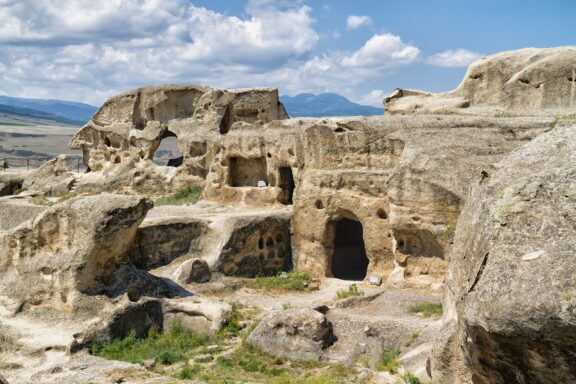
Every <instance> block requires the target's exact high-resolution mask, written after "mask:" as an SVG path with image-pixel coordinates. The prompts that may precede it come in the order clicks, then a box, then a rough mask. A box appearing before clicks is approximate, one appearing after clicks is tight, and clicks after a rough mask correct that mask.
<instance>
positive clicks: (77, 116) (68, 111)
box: [0, 96, 98, 126]
mask: <svg viewBox="0 0 576 384" xmlns="http://www.w3.org/2000/svg"><path fill="white" fill-rule="evenodd" d="M97 109H98V108H97V107H95V106H93V105H89V104H84V103H76V102H72V101H63V100H41V99H23V98H16V97H8V96H0V124H2V123H5V124H14V125H19V124H22V125H28V124H46V125H55V124H65V125H76V126H79V125H84V124H85V123H86V122H88V121H89V120H90V118H91V117H92V115H93V114H94V112H96V110H97Z"/></svg>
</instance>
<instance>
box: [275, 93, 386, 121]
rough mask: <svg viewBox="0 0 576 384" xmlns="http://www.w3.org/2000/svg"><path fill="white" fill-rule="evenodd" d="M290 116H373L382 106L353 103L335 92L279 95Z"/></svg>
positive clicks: (381, 109)
mask: <svg viewBox="0 0 576 384" xmlns="http://www.w3.org/2000/svg"><path fill="white" fill-rule="evenodd" d="M280 101H281V102H282V104H284V108H286V111H287V112H288V115H289V116H290V117H331V116H375V115H383V114H384V108H377V107H371V106H368V105H361V104H358V103H354V102H352V101H350V100H348V99H347V98H345V97H344V96H342V95H339V94H337V93H320V94H317V95H316V94H313V93H300V94H298V95H296V96H287V95H282V96H280Z"/></svg>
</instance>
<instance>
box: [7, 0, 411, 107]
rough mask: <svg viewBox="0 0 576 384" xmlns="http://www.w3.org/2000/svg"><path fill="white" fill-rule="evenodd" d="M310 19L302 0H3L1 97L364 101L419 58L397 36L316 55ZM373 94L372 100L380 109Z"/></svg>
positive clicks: (97, 101)
mask: <svg viewBox="0 0 576 384" xmlns="http://www.w3.org/2000/svg"><path fill="white" fill-rule="evenodd" d="M311 12H312V11H311V9H310V8H309V7H307V6H306V5H304V2H303V1H301V0H278V1H274V0H249V1H248V3H247V5H246V8H245V13H244V14H243V15H242V16H233V15H226V14H223V13H219V12H215V11H214V10H210V9H207V8H204V7H197V6H195V5H193V4H191V3H190V0H101V1H94V0H0V46H1V47H2V54H1V55H0V94H8V95H12V96H21V97H34V98H61V99H67V100H77V101H85V102H89V103H93V104H100V103H102V102H103V101H104V100H105V99H106V98H107V97H109V96H111V95H113V94H115V93H118V92H120V91H124V90H127V89H130V88H134V87H138V86H142V85H145V84H153V83H164V82H176V83H201V84H207V85H211V86H215V87H251V86H272V87H279V88H280V90H281V92H282V93H288V94H294V93H299V92H314V93H318V92H338V93H341V94H343V95H345V96H347V97H350V98H354V96H356V99H358V95H357V94H356V89H357V88H358V87H360V86H365V85H366V84H368V83H371V82H373V81H374V79H376V78H381V77H382V76H383V74H386V73H387V72H389V71H392V70H395V69H396V68H399V67H401V66H404V65H409V64H411V63H413V62H415V61H416V60H418V58H419V54H420V50H419V49H418V48H417V47H416V46H414V45H412V44H409V43H405V42H403V41H402V39H401V38H400V37H399V36H396V35H392V34H383V35H374V36H372V37H371V38H370V39H369V40H367V41H366V42H365V43H364V44H362V45H361V46H360V47H359V48H358V49H357V50H350V51H329V52H325V53H322V52H315V51H314V49H315V47H316V45H317V42H318V40H319V38H320V37H319V35H318V33H317V32H316V30H315V29H314V23H315V21H314V19H313V18H312V16H311ZM374 92H375V91H374ZM371 94H372V93H371ZM369 96H370V95H365V96H362V97H361V100H364V98H365V100H366V101H363V103H365V104H370V105H381V100H380V101H377V99H378V98H379V95H378V94H376V93H374V94H372V95H371V99H370V98H369Z"/></svg>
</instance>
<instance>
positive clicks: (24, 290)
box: [0, 194, 152, 311]
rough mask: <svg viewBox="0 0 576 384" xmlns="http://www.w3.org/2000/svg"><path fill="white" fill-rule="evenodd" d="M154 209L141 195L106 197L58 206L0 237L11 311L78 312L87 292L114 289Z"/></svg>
mask: <svg viewBox="0 0 576 384" xmlns="http://www.w3.org/2000/svg"><path fill="white" fill-rule="evenodd" d="M151 206H152V204H151V202H150V201H149V200H148V199H145V198H143V197H138V196H122V195H111V194H102V195H98V196H89V197H84V198H75V199H71V200H69V201H66V202H64V203H61V204H58V205H55V206H52V207H50V208H48V209H47V210H46V211H44V212H43V213H41V214H40V215H39V216H38V217H36V218H35V219H34V220H33V221H28V222H25V223H23V224H21V225H20V226H18V227H16V228H14V229H12V230H10V231H7V232H6V233H4V235H3V236H2V237H0V254H1V255H2V258H1V259H0V272H2V273H1V274H0V286H1V287H2V290H1V295H2V296H3V297H4V298H6V299H7V300H9V302H11V304H10V305H9V308H10V310H11V311H21V310H22V309H23V308H30V309H31V308H38V307H51V308H59V309H60V310H63V311H66V310H68V309H69V308H74V306H75V305H76V304H75V302H76V300H77V299H79V297H80V294H81V293H90V292H93V293H96V292H99V291H101V290H103V289H108V288H110V286H109V285H110V282H109V279H111V278H112V276H113V275H114V273H115V272H116V271H117V270H118V268H119V265H120V264H121V263H122V262H123V261H125V260H127V258H126V251H127V249H128V247H129V246H130V244H131V242H132V239H133V238H134V235H135V233H136V229H137V227H138V225H139V224H140V222H141V221H142V220H143V218H144V215H145V214H146V211H147V210H148V209H150V208H151Z"/></svg>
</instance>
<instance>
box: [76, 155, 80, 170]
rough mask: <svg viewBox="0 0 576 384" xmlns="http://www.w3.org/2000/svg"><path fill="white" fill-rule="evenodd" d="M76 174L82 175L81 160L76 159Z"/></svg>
mask: <svg viewBox="0 0 576 384" xmlns="http://www.w3.org/2000/svg"><path fill="white" fill-rule="evenodd" d="M76 172H78V173H80V158H77V159H76Z"/></svg>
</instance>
